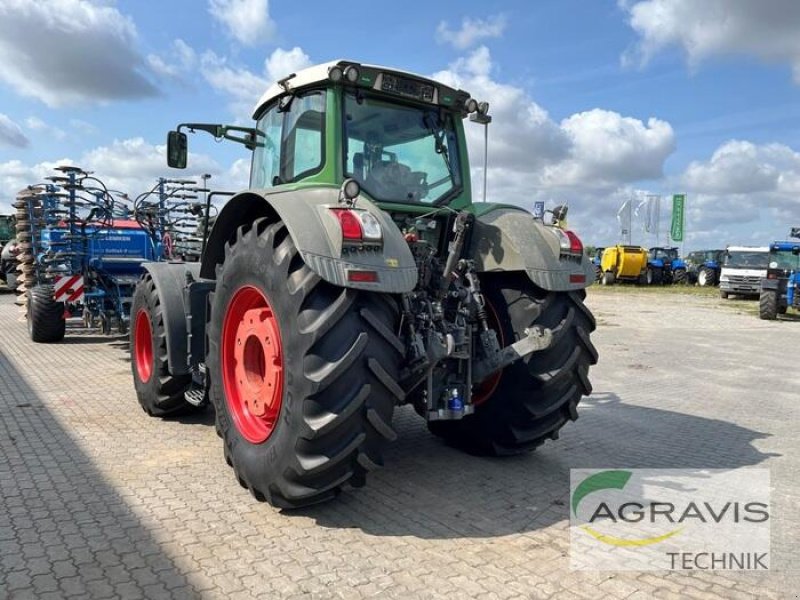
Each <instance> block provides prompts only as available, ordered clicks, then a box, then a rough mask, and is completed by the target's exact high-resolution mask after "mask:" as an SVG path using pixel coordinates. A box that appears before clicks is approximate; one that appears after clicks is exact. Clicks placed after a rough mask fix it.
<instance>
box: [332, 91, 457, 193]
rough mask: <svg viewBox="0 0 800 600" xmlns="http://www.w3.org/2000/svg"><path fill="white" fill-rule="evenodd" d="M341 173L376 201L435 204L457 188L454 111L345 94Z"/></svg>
mask: <svg viewBox="0 0 800 600" xmlns="http://www.w3.org/2000/svg"><path fill="white" fill-rule="evenodd" d="M344 111H345V119H344V130H345V135H344V144H345V147H344V156H345V172H346V174H347V175H348V176H349V177H354V178H355V179H357V180H358V182H359V183H360V184H361V187H362V188H363V189H364V191H365V192H367V193H368V194H369V195H370V196H372V197H373V198H375V199H376V200H381V201H385V202H422V203H428V204H431V203H434V202H437V201H439V202H441V201H445V200H447V196H448V195H449V194H450V193H451V192H453V191H454V190H456V189H458V188H460V187H461V171H460V167H459V162H458V144H457V138H456V133H455V130H454V128H453V119H452V116H451V115H449V114H448V113H440V111H439V110H438V109H436V108H423V107H413V106H406V105H401V104H392V103H389V102H383V101H380V100H377V99H375V98H370V97H364V96H363V95H360V96H358V97H356V94H354V93H349V92H348V93H346V94H345V101H344Z"/></svg>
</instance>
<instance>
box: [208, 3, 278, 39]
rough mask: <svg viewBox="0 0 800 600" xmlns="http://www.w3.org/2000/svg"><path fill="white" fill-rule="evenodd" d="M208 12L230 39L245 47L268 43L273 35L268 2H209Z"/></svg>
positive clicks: (273, 26)
mask: <svg viewBox="0 0 800 600" xmlns="http://www.w3.org/2000/svg"><path fill="white" fill-rule="evenodd" d="M208 12H209V13H211V16H212V17H214V18H215V19H216V20H217V21H219V23H220V24H221V25H222V26H223V27H224V28H225V30H226V31H227V33H228V34H229V35H230V36H231V37H233V38H234V39H236V40H237V41H239V42H240V43H242V44H245V45H247V46H254V45H256V44H258V43H259V42H266V41H269V40H270V39H271V38H272V37H273V35H274V34H275V23H274V22H273V21H272V19H270V17H269V0H209V2H208Z"/></svg>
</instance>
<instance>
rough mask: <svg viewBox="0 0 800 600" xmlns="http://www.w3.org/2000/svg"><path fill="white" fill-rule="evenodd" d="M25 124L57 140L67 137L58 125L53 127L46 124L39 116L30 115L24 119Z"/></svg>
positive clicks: (32, 129)
mask: <svg viewBox="0 0 800 600" xmlns="http://www.w3.org/2000/svg"><path fill="white" fill-rule="evenodd" d="M25 126H26V127H27V128H28V129H30V130H31V131H43V132H46V134H47V135H48V136H50V137H52V138H55V139H57V140H63V139H65V138H66V137H67V133H66V132H65V131H64V130H63V129H60V128H58V127H54V126H52V125H48V124H47V123H45V122H44V121H42V120H41V119H40V118H39V117H36V116H31V117H28V118H27V119H25Z"/></svg>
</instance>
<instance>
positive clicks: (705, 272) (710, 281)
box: [697, 267, 716, 287]
mask: <svg viewBox="0 0 800 600" xmlns="http://www.w3.org/2000/svg"><path fill="white" fill-rule="evenodd" d="M697 283H698V284H699V285H700V287H707V286H708V287H710V286H712V285H714V284H715V283H716V274H715V273H714V269H709V268H707V267H703V268H702V269H700V273H699V274H698V275H697Z"/></svg>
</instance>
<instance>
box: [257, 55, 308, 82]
mask: <svg viewBox="0 0 800 600" xmlns="http://www.w3.org/2000/svg"><path fill="white" fill-rule="evenodd" d="M310 66H311V59H310V58H309V57H308V54H306V53H305V52H303V49H302V48H300V47H298V46H295V47H294V48H292V49H291V50H284V49H282V48H276V49H275V51H274V52H273V53H272V54H270V55H269V56H268V57H267V59H266V60H265V61H264V73H266V75H267V79H268V80H269V81H270V83H271V82H273V81H278V80H279V79H283V78H284V77H287V76H288V75H291V74H292V73H295V72H297V71H299V70H300V69H305V68H306V67H310Z"/></svg>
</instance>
